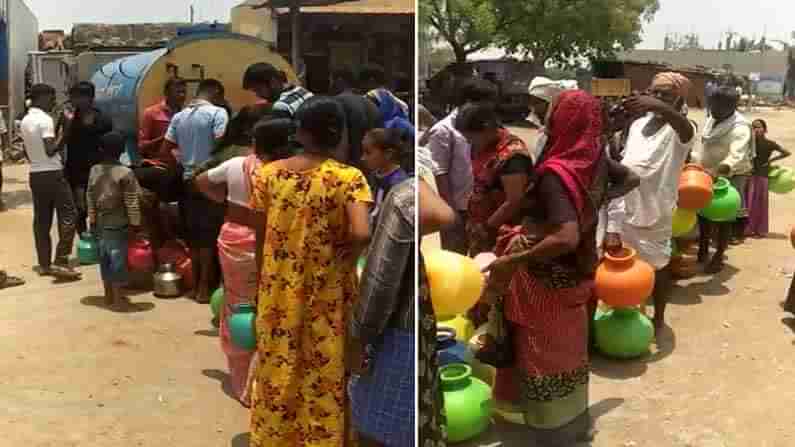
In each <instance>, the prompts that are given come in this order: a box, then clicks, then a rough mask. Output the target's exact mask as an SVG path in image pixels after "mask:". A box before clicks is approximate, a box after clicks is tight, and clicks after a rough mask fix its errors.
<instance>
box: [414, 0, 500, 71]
mask: <svg viewBox="0 0 795 447" xmlns="http://www.w3.org/2000/svg"><path fill="white" fill-rule="evenodd" d="M419 21H420V28H423V26H426V27H430V28H431V29H432V31H433V34H434V35H435V36H436V37H438V38H440V39H443V40H444V41H446V42H447V43H448V44H449V45H450V47H451V48H452V50H453V53H454V54H455V57H456V60H457V61H458V62H464V61H465V60H466V57H467V56H468V55H469V54H472V53H475V52H477V51H480V50H482V49H485V48H488V47H490V46H492V45H493V44H494V43H496V34H497V31H498V30H499V28H500V24H499V21H498V19H497V16H496V14H495V11H494V5H493V3H492V0H420V2H419Z"/></svg>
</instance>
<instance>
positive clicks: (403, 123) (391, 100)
mask: <svg viewBox="0 0 795 447" xmlns="http://www.w3.org/2000/svg"><path fill="white" fill-rule="evenodd" d="M367 97H368V98H369V99H370V100H371V101H373V102H374V103H375V105H376V106H378V111H379V112H381V119H383V120H384V121H383V122H384V124H383V126H378V127H383V128H385V129H401V130H403V131H405V132H407V133H408V134H409V135H411V138H412V139H414V137H415V130H414V125H413V124H412V123H411V119H410V118H409V109H408V106H407V105H406V103H405V102H403V101H401V100H400V99H399V98H398V97H397V96H395V95H394V94H393V93H392V92H390V91H389V90H387V89H384V88H379V89H375V90H372V91H370V92H369V93H368V94H367Z"/></svg>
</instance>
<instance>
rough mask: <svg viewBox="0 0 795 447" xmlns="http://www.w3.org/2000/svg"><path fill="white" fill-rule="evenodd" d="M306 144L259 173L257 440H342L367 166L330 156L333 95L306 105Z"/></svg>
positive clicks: (301, 444)
mask: <svg viewBox="0 0 795 447" xmlns="http://www.w3.org/2000/svg"><path fill="white" fill-rule="evenodd" d="M297 118H298V122H299V125H298V130H297V139H298V141H299V142H300V143H301V144H302V145H303V147H304V151H303V152H302V153H301V154H298V155H296V156H294V157H291V158H288V159H285V160H280V161H277V162H274V163H271V164H268V165H266V166H264V167H262V168H261V169H260V170H259V171H258V172H257V173H256V174H255V178H254V189H253V194H252V205H253V208H254V209H256V210H257V211H258V212H259V213H260V217H259V218H258V219H259V220H260V221H259V222H258V223H257V247H258V250H257V263H258V268H259V272H260V278H259V288H258V298H257V299H258V303H257V322H256V327H257V349H258V354H259V355H258V358H259V361H258V364H257V365H256V366H255V368H256V370H255V378H254V385H253V393H252V419H251V446H252V447H342V446H343V445H344V444H345V440H346V426H345V425H346V424H345V420H346V416H345V410H346V408H345V407H346V405H347V396H346V393H345V384H346V380H347V378H346V359H345V357H346V349H345V348H346V336H345V335H346V328H347V323H348V322H347V317H348V315H349V314H350V308H351V306H352V304H353V302H354V301H355V299H356V296H357V280H356V274H355V263H356V259H357V257H358V255H359V253H360V252H361V250H362V249H363V248H364V246H365V244H366V243H367V240H368V239H369V228H368V207H369V204H370V203H371V202H372V199H371V194H370V190H369V187H368V185H367V181H366V180H365V177H364V175H363V174H362V173H361V172H360V171H359V170H358V169H356V168H353V167H350V166H346V165H343V164H341V163H338V162H336V161H334V160H332V159H331V158H330V154H331V152H332V151H333V149H334V148H335V147H336V146H337V145H338V144H339V142H340V141H341V137H342V133H343V131H344V115H343V112H342V110H341V108H340V106H339V105H337V103H336V102H334V101H333V100H331V99H329V98H322V97H316V98H313V99H312V100H310V101H307V102H306V103H305V104H304V105H303V106H302V108H301V109H300V110H299V112H298V116H297Z"/></svg>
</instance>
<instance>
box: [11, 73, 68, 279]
mask: <svg viewBox="0 0 795 447" xmlns="http://www.w3.org/2000/svg"><path fill="white" fill-rule="evenodd" d="M31 101H32V106H31V107H30V109H29V110H28V113H27V114H26V115H25V117H24V118H23V119H22V123H21V125H20V129H21V131H22V138H23V139H24V141H25V152H27V156H28V159H29V160H30V190H31V192H32V193H33V232H34V236H35V239H36V252H37V254H38V261H39V265H38V272H39V274H40V275H53V276H57V277H60V278H64V279H79V278H80V276H81V275H80V273H79V272H77V271H75V270H74V269H72V268H71V267H69V256H70V255H71V253H72V244H73V243H74V237H75V222H76V218H77V209H76V208H75V204H74V200H73V197H72V190H71V188H70V187H69V183H68V182H67V181H66V178H65V177H64V173H63V168H64V164H63V158H62V155H61V154H62V153H63V149H64V143H65V141H66V139H67V138H68V136H69V132H70V131H71V128H72V122H71V120H68V121H67V122H65V123H64V131H63V133H62V134H61V135H60V136H58V137H57V138H56V135H55V122H54V120H53V119H52V117H51V116H50V115H49V113H50V112H51V111H52V109H53V106H54V105H55V89H54V88H52V87H51V86H49V85H45V84H37V85H34V86H33V87H32V88H31ZM56 210H57V212H58V236H59V240H58V245H57V247H56V249H55V260H54V261H53V260H52V258H51V256H52V239H51V238H50V229H51V227H52V220H53V217H54V214H55V212H56Z"/></svg>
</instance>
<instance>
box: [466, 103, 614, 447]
mask: <svg viewBox="0 0 795 447" xmlns="http://www.w3.org/2000/svg"><path fill="white" fill-rule="evenodd" d="M551 107H552V110H551V113H550V118H549V120H548V123H547V133H548V136H549V140H548V142H547V144H546V147H545V148H544V150H543V152H542V154H541V156H540V158H539V161H538V163H537V165H536V166H535V167H534V166H533V165H532V162H531V161H530V160H529V159H525V158H518V159H515V160H514V161H513V162H512V163H510V164H509V165H508V166H506V167H504V168H503V170H502V172H501V173H500V174H501V175H503V176H507V175H512V176H515V177H516V178H515V180H516V181H517V182H521V183H524V184H525V185H527V186H526V190H527V191H529V192H528V194H527V197H526V198H527V199H529V200H531V201H533V202H535V204H534V206H533V207H529V208H526V209H525V210H522V212H521V214H522V225H521V226H516V227H513V226H504V227H502V228H501V229H500V235H499V242H498V244H497V249H496V252H497V254H498V255H500V257H498V258H497V260H496V261H494V263H492V264H491V265H490V266H489V267H487V268H486V270H490V271H492V273H494V272H495V271H498V272H500V273H502V272H505V271H506V270H510V271H512V272H513V273H512V276H511V280H510V284H509V285H508V286H507V288H506V289H505V293H504V295H503V297H502V299H503V303H504V317H503V319H504V324H505V326H506V327H507V328H508V334H510V335H509V336H508V337H507V338H506V340H507V341H506V342H504V343H503V345H502V346H500V347H499V349H503V350H510V351H511V352H510V355H508V356H502V357H501V358H502V359H503V360H505V359H510V360H509V361H508V363H506V364H503V365H502V366H503V367H502V368H499V369H498V370H497V377H496V382H495V390H494V391H495V397H496V399H497V401H498V405H499V406H501V407H502V408H505V409H506V410H509V411H512V412H516V411H518V412H521V413H523V415H524V418H525V422H526V424H527V425H528V427H529V428H530V431H531V435H532V436H533V437H534V438H535V441H536V443H538V444H539V445H544V446H548V445H549V446H558V445H561V446H563V445H573V444H575V443H576V442H578V440H581V439H582V438H583V437H585V435H586V434H587V432H588V431H589V425H590V420H589V416H588V382H589V366H588V365H589V364H588V345H587V343H588V311H587V304H588V301H589V300H590V299H591V296H592V293H593V291H592V289H593V282H592V278H593V273H594V271H595V267H596V262H597V256H596V243H595V230H596V221H597V216H598V209H599V206H600V205H601V203H602V201H603V200H604V197H605V194H606V191H607V186H608V180H607V179H608V167H607V157H606V156H605V155H604V153H605V151H604V149H603V143H602V114H601V106H600V103H599V101H598V100H597V99H596V98H594V97H593V96H591V95H589V94H588V93H586V92H584V91H580V90H575V91H568V92H564V93H562V94H561V95H560V97H559V98H558V99H557V101H556V103H553V104H552V106H551ZM521 165H524V168H522V166H521ZM506 171H507V172H506ZM508 200H509V201H510V200H513V201H516V200H518V199H516V198H514V199H511V198H510V196H509V199H508ZM480 319H481V321H482V318H480Z"/></svg>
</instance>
